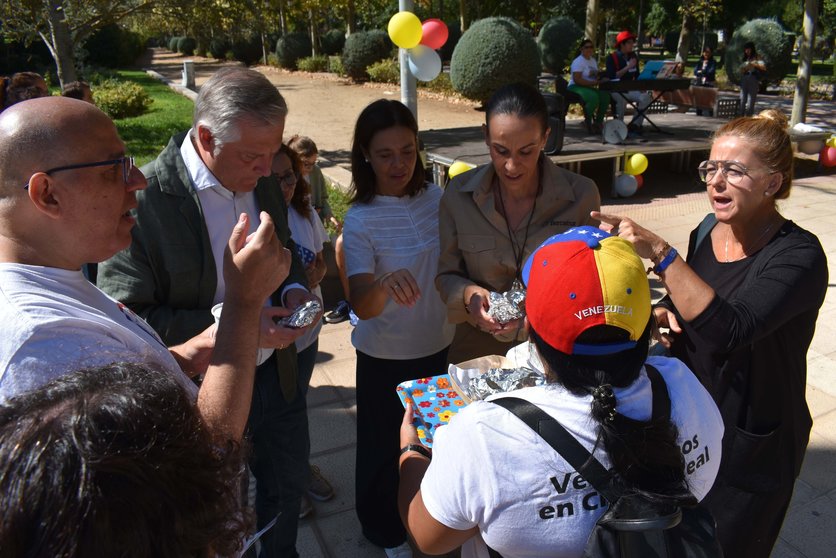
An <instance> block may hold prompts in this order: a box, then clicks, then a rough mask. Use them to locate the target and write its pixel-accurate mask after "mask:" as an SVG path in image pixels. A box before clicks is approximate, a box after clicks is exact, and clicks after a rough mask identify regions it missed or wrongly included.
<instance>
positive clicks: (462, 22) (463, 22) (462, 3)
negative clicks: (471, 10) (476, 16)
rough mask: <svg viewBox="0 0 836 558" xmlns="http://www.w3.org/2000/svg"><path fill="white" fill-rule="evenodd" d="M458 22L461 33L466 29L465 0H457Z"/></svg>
mask: <svg viewBox="0 0 836 558" xmlns="http://www.w3.org/2000/svg"><path fill="white" fill-rule="evenodd" d="M459 24H460V25H461V28H462V33H464V32H465V31H467V0H459Z"/></svg>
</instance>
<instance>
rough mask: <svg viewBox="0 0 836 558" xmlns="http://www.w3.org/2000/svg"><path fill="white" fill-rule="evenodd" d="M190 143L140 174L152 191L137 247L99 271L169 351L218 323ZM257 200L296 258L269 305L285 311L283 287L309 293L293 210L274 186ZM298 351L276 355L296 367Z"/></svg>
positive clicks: (143, 207)
mask: <svg viewBox="0 0 836 558" xmlns="http://www.w3.org/2000/svg"><path fill="white" fill-rule="evenodd" d="M185 139H186V134H185V133H182V134H178V135H176V136H174V137H172V138H171V140H170V141H169V143H168V145H167V146H166V147H165V149H163V151H162V152H161V153H160V155H159V157H157V159H155V160H154V161H152V162H150V163H148V164H147V165H145V166H144V167H142V172H143V174H145V176H146V178H147V179H148V187H147V188H146V189H145V190H142V191H140V192H137V201H138V202H139V207H138V208H137V209H136V210H135V215H136V218H137V224H136V226H135V227H134V228H133V230H132V231H131V235H132V237H133V241H132V242H131V245H130V247H128V248H127V249H125V250H123V251H121V252H119V253H117V254H116V255H114V256H113V257H112V258H110V259H109V260H107V261H105V262H103V263H102V264H100V266H99V275H98V278H97V282H98V286H99V287H100V288H101V289H102V290H104V291H105V292H106V293H108V294H109V295H110V296H112V297H113V298H115V299H116V300H119V301H120V302H122V303H124V304H125V305H127V306H128V307H130V308H131V309H132V310H133V311H134V312H136V313H137V314H139V315H140V316H142V317H143V318H145V320H146V321H147V322H148V323H149V324H150V325H151V327H153V328H154V329H155V330H156V331H157V333H159V335H160V337H162V338H163V341H165V342H166V343H167V344H168V345H175V344H178V343H182V342H184V341H186V340H187V339H189V338H191V337H193V336H195V335H197V334H198V333H200V332H201V331H203V330H204V329H205V328H207V327H208V326H209V325H211V324H212V323H213V318H212V315H211V314H210V310H211V308H212V301H213V298H214V296H215V289H216V288H217V274H216V271H215V259H214V257H213V256H212V248H211V245H210V241H209V233H208V231H207V229H206V223H205V222H204V219H203V211H202V208H201V206H200V202H199V201H198V197H197V192H196V191H195V190H194V188H193V187H192V185H191V181H190V180H189V174H188V171H187V170H186V166H185V163H184V162H183V159H182V157H181V156H180V146H181V145H182V143H183V141H184V140H185ZM255 197H256V201H257V203H258V207H259V209H260V210H262V211H266V212H267V213H269V214H270V216H271V217H272V218H273V221H274V222H275V224H276V234H277V235H278V237H279V240H281V242H282V244H283V245H284V246H285V247H286V248H288V249H289V250H290V253H291V254H292V255H293V263H292V265H291V269H290V275H289V276H288V278H287V279H286V280H285V282H284V283H283V284H282V285H281V286H280V287H279V289H278V290H277V291H276V292H275V293H273V295H272V297H271V299H272V303H273V305H275V306H280V305H281V299H280V294H281V290H282V288H284V286H285V285H289V284H292V283H300V284H302V285H307V279H306V276H305V270H304V267H303V266H302V263H301V261H300V260H299V258H298V256H297V255H296V249H295V247H294V245H293V241H292V240H291V238H290V229H289V228H288V225H287V207H286V206H285V203H284V198H282V194H281V188H280V187H279V184H278V183H277V182H276V180H275V178H273V177H272V176H271V177H267V178H262V179H261V180H259V182H258V185H257V186H256V189H255ZM230 232H231V231H230ZM293 347H294V345H293V343H291V344H290V347H289V348H288V349H284V350H283V351H277V353H287V354H288V355H290V354H291V353H292V355H293V360H294V361H295V349H294V348H293ZM280 360H284V359H281V358H280Z"/></svg>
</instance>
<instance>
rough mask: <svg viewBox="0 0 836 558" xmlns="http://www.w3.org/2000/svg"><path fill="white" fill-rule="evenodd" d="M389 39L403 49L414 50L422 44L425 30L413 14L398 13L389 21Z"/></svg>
mask: <svg viewBox="0 0 836 558" xmlns="http://www.w3.org/2000/svg"><path fill="white" fill-rule="evenodd" d="M387 29H388V31H389V38H390V39H392V42H393V43H395V44H396V45H397V46H399V47H401V48H412V47H414V46H417V45H418V43H420V42H421V36H422V35H423V34H424V30H423V28H422V27H421V20H420V19H418V16H417V15H415V14H413V13H412V12H398V13H396V14H395V15H393V16H392V18H391V19H390V20H389V27H388V28H387Z"/></svg>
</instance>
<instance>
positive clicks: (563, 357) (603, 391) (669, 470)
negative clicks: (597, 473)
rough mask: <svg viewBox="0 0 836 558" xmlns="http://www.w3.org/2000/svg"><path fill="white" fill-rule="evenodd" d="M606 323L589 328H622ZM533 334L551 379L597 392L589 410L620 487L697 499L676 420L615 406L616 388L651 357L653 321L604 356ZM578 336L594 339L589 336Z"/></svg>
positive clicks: (656, 496)
mask: <svg viewBox="0 0 836 558" xmlns="http://www.w3.org/2000/svg"><path fill="white" fill-rule="evenodd" d="M601 327H602V328H606V329H603V330H598V331H597V332H596V331H591V330H590V331H589V332H587V333H589V334H590V335H592V336H595V335H597V336H601V335H602V334H603V336H604V337H606V336H608V335H610V336H611V335H612V334H613V332H615V331H617V330H615V328H611V327H610V326H601ZM625 333H626V332H625ZM585 334H586V333H585ZM529 335H530V337H531V341H532V342H533V343H534V346H535V347H537V351H538V352H539V354H540V358H541V360H542V361H543V363H544V364H545V366H546V369H547V370H546V375H547V377H548V379H549V381H550V382H555V383H559V384H561V385H562V386H563V387H565V388H566V389H567V390H569V391H570V392H571V393H573V394H575V395H591V396H592V404H591V406H590V407H591V409H590V413H591V415H592V418H593V419H594V420H595V421H596V423H597V424H598V433H597V440H596V447H597V446H598V444H602V445H603V447H604V450H605V451H606V452H607V455H608V456H609V458H610V461H611V463H612V469H611V470H612V471H613V472H614V473H615V474H616V475H617V480H618V482H617V483H616V487H617V489H618V490H620V491H621V492H622V493H624V494H626V493H640V494H642V495H644V496H645V497H646V498H648V499H649V500H651V501H659V502H662V501H665V502H670V501H675V502H677V503H680V504H686V505H692V504H696V500H695V499H694V497H693V495H692V494H691V492H690V491H689V489H688V485H687V482H686V480H685V470H684V464H685V462H684V458H683V456H682V451H681V450H680V448H679V444H678V442H677V435H678V434H677V429H676V426H675V425H674V424H673V423H672V422H671V421H670V420H669V419H668V418H667V417H662V418H656V417H651V419H650V420H649V421H646V422H643V421H638V420H634V419H631V418H629V417H626V416H624V415H622V414H620V413H618V412H617V410H616V407H617V404H618V401H617V398H616V395H615V393H614V391H613V388H614V387H627V386H629V385H630V384H632V383H633V382H634V381H635V380H636V379H637V378H638V376H639V373H640V372H641V369H642V366H643V365H644V361H645V359H646V358H647V349H648V344H649V341H650V325H649V324H648V327H647V328H646V329H645V331H644V334H643V335H642V338H641V339H640V340H639V341H638V342H637V344H636V346H635V347H634V348H632V349H629V350H626V351H621V352H619V353H616V354H614V355H605V356H599V355H596V356H582V355H568V354H565V353H562V352H560V351H558V350H557V349H555V348H553V347H551V346H550V345H549V344H548V343H546V342H545V341H544V340H543V339H542V338H541V337H540V336H539V335H538V334H537V332H536V331H534V329H533V328H532V329H530V330H529ZM578 341H580V342H584V343H589V342H590V339H580V338H579V339H578ZM581 474H583V472H582V471H581Z"/></svg>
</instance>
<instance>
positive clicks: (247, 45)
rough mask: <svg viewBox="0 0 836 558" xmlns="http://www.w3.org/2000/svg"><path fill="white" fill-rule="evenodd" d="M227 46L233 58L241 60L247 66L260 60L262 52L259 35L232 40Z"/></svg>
mask: <svg viewBox="0 0 836 558" xmlns="http://www.w3.org/2000/svg"><path fill="white" fill-rule="evenodd" d="M229 48H230V50H231V51H232V56H233V57H234V58H235V60H238V61H239V62H243V63H244V64H246V65H247V66H251V65H252V64H255V63H256V62H258V61H259V60H261V55H262V54H263V53H262V51H261V37H260V36H258V35H256V34H253V35H250V36H248V37H241V38H240V39H236V40H234V41H232V44H231V45H230V47H229Z"/></svg>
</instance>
